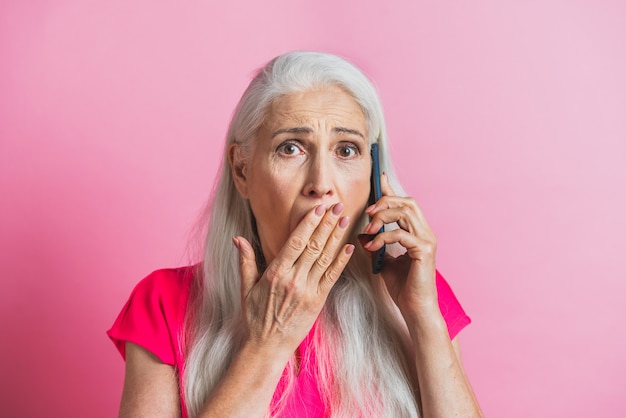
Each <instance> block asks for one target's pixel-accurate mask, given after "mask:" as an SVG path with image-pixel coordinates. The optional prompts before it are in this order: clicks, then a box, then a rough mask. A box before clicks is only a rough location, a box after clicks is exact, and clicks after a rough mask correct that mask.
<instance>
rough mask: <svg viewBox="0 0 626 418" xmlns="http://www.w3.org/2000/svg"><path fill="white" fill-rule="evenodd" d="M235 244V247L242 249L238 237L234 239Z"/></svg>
mask: <svg viewBox="0 0 626 418" xmlns="http://www.w3.org/2000/svg"><path fill="white" fill-rule="evenodd" d="M233 244H235V247H237V249H239V248H240V246H239V240H238V239H237V237H233Z"/></svg>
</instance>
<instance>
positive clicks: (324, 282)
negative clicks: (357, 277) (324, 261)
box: [318, 244, 354, 296]
mask: <svg viewBox="0 0 626 418" xmlns="http://www.w3.org/2000/svg"><path fill="white" fill-rule="evenodd" d="M353 253H354V245H352V244H346V245H344V246H343V248H342V249H341V251H339V254H338V255H337V258H336V259H335V261H333V263H332V264H331V265H330V267H329V268H328V269H326V271H324V274H323V275H322V278H321V279H320V281H319V285H318V289H319V292H320V293H322V294H323V295H325V296H326V295H328V292H330V289H332V288H333V286H334V285H335V283H337V280H339V277H341V273H343V270H344V269H345V268H346V266H347V265H348V261H350V258H351V257H352V254H353Z"/></svg>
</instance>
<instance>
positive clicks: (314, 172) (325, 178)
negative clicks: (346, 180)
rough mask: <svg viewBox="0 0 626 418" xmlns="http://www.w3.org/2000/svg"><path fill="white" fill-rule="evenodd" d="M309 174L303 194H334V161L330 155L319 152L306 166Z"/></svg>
mask: <svg viewBox="0 0 626 418" xmlns="http://www.w3.org/2000/svg"><path fill="white" fill-rule="evenodd" d="M306 170H307V175H306V181H305V184H304V188H303V189H302V194H304V195H305V196H309V197H324V196H332V195H333V194H334V193H335V191H334V186H333V172H332V163H331V161H330V158H329V157H328V156H324V155H320V154H317V155H315V157H313V158H312V159H311V160H310V163H309V164H308V167H307V168H306Z"/></svg>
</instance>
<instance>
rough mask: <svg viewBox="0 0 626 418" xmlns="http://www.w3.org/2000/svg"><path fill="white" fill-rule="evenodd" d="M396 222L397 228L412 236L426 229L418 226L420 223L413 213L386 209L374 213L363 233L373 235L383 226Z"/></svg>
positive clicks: (407, 210)
mask: <svg viewBox="0 0 626 418" xmlns="http://www.w3.org/2000/svg"><path fill="white" fill-rule="evenodd" d="M392 222H396V223H397V224H398V226H399V227H400V228H402V229H404V230H405V231H408V232H410V233H412V234H415V233H423V232H425V230H426V228H425V227H424V226H422V225H420V221H419V219H418V217H417V216H416V214H415V213H413V212H411V211H410V210H409V209H407V208H406V207H401V208H393V209H386V210H381V211H379V212H376V214H375V215H374V216H373V217H372V218H371V220H370V222H369V223H368V224H367V225H366V226H365V229H364V230H363V232H365V233H366V234H374V233H376V232H378V231H379V230H380V228H382V227H383V225H384V224H390V223H392Z"/></svg>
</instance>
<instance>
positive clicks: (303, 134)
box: [229, 87, 371, 263]
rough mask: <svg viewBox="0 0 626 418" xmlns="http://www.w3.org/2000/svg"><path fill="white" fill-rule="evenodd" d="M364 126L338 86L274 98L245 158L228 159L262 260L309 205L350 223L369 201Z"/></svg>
mask: <svg viewBox="0 0 626 418" xmlns="http://www.w3.org/2000/svg"><path fill="white" fill-rule="evenodd" d="M367 137H368V132H367V121H366V119H365V115H364V114H363V112H362V110H361V108H360V107H359V105H358V104H357V103H356V102H355V101H354V99H353V98H352V97H351V96H350V95H348V94H347V93H345V92H344V91H343V90H342V89H340V88H339V87H329V88H324V89H321V90H311V91H307V92H298V93H292V94H288V95H286V96H283V97H281V98H280V99H278V100H276V101H275V102H274V103H273V104H272V106H271V108H270V111H269V115H268V117H267V118H266V120H265V123H264V124H263V125H262V126H261V128H260V129H259V132H258V134H257V138H256V141H255V143H254V147H253V150H252V152H251V155H249V156H244V155H243V153H242V152H240V151H241V150H239V149H238V148H237V147H238V145H234V146H232V147H231V149H230V152H229V155H230V161H231V166H232V167H233V175H234V177H235V183H236V185H237V189H238V190H239V192H240V193H241V194H242V196H243V197H244V198H246V199H248V200H249V201H250V206H251V207H252V212H253V213H254V216H255V218H256V223H257V230H258V233H259V238H260V241H261V246H262V248H263V253H264V256H265V259H266V261H267V262H268V263H269V262H270V261H271V260H272V259H273V258H274V257H275V256H276V254H278V252H279V251H280V249H281V248H282V246H283V244H284V243H285V242H286V240H287V238H288V236H289V234H290V233H291V232H292V231H293V230H294V228H295V227H296V225H297V224H298V223H299V222H300V220H301V219H302V218H303V217H304V215H305V214H306V213H307V212H308V211H309V210H311V209H312V208H313V207H315V206H318V205H320V204H325V205H326V207H327V208H328V207H330V206H331V205H333V204H335V203H338V202H341V203H343V204H344V211H343V215H347V216H349V217H350V223H351V225H354V223H355V222H356V221H357V219H359V217H360V216H361V214H362V213H363V210H364V209H365V206H366V204H367V200H368V197H369V191H370V170H371V158H370V153H369V142H368V140H367Z"/></svg>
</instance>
